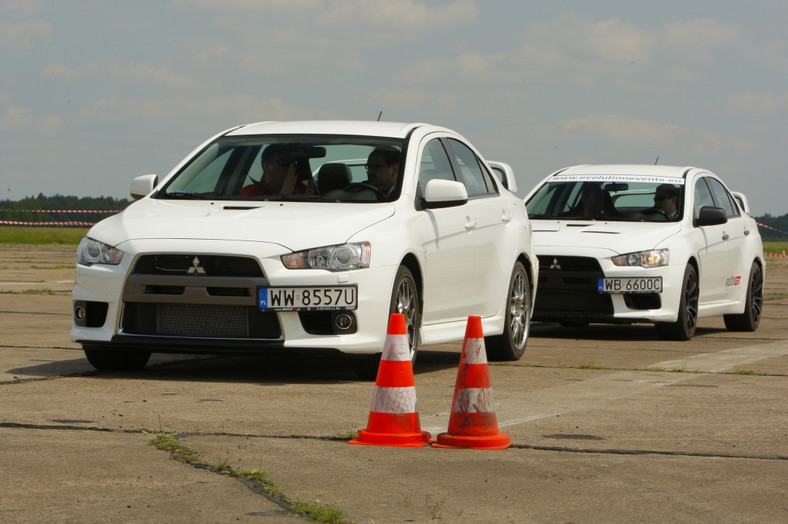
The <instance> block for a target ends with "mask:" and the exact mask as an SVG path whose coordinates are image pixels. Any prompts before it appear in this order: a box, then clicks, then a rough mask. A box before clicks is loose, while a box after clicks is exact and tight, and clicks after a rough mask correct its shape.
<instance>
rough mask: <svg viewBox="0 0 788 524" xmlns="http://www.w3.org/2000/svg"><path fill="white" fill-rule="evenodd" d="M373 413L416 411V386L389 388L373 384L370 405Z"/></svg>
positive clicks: (398, 413)
mask: <svg viewBox="0 0 788 524" xmlns="http://www.w3.org/2000/svg"><path fill="white" fill-rule="evenodd" d="M369 410H370V411H374V412H375V413H393V414H397V415H400V414H403V413H415V412H416V386H410V387H401V388H389V387H382V386H375V391H374V393H373V394H372V407H370V408H369Z"/></svg>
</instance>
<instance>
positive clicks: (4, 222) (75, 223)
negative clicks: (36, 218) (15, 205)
mask: <svg viewBox="0 0 788 524" xmlns="http://www.w3.org/2000/svg"><path fill="white" fill-rule="evenodd" d="M0 225H3V226H92V225H95V222H83V221H81V220H69V221H66V222H22V221H20V220H0Z"/></svg>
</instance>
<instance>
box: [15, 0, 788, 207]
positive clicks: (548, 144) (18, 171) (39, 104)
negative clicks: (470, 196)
mask: <svg viewBox="0 0 788 524" xmlns="http://www.w3.org/2000/svg"><path fill="white" fill-rule="evenodd" d="M786 26H788V2H785V1H784V0H750V1H747V2H741V1H733V0H693V1H689V2H688V1H687V0H682V1H673V0H664V1H662V2H632V1H614V0H597V1H593V2H591V1H569V0H567V1H562V0H553V1H550V2H548V1H542V0H540V1H530V0H507V1H504V0H501V1H496V0H487V1H482V0H476V1H474V0H453V1H452V0H440V1H421V0H377V1H375V0H372V1H369V0H367V1H364V0H267V1H266V0H260V1H254V0H169V1H165V0H159V1H152V0H135V1H133V2H132V1H122V0H117V1H116V0H112V1H110V0H70V1H69V0H0V56H1V57H2V59H1V60H0V64H2V67H0V158H2V162H0V199H14V200H16V199H19V198H23V197H25V196H31V195H37V194H38V193H44V194H45V195H54V194H63V195H78V196H113V197H128V188H129V183H130V181H131V179H132V178H133V177H135V176H137V175H140V174H146V173H158V174H160V175H164V174H166V173H167V172H169V170H170V169H171V168H172V166H173V165H174V164H175V163H176V162H177V161H179V160H180V159H181V158H182V157H184V156H185V155H186V154H188V153H189V152H190V151H191V150H192V149H193V148H195V147H196V146H197V145H198V144H199V143H201V142H202V141H203V140H204V139H206V138H207V137H208V136H210V135H213V134H214V133H216V132H218V131H221V130H223V129H225V128H228V127H230V126H233V125H235V124H239V123H245V122H253V121H259V120H302V119H361V120H374V119H376V118H377V117H378V113H379V112H381V111H382V112H383V119H384V120H393V121H402V122H405V121H420V122H429V123H433V124H438V125H444V126H447V127H450V128H452V129H454V130H456V131H458V132H460V133H461V134H463V135H464V136H465V137H466V138H468V139H469V140H471V142H473V143H474V145H476V146H477V148H478V149H479V150H480V151H481V153H482V154H483V155H484V156H485V157H486V158H488V159H495V160H503V161H506V162H508V163H510V164H511V165H512V166H513V167H514V169H515V172H516V173H517V178H518V184H519V186H520V189H519V191H518V194H520V195H521V196H524V195H525V193H526V192H527V190H528V189H530V188H531V187H532V186H533V185H534V184H536V183H537V182H538V181H539V180H540V179H541V178H543V177H544V176H546V175H547V174H549V173H550V172H552V171H554V170H556V169H559V168H561V167H565V166H568V165H573V164H581V163H647V164H651V163H654V162H655V160H656V159H657V157H659V163H661V164H672V165H694V166H699V167H704V168H707V169H710V170H712V171H714V172H716V173H717V174H718V175H720V176H722V177H723V178H724V179H725V180H726V181H727V182H728V184H729V185H730V186H731V187H732V189H734V190H737V191H743V192H744V193H746V194H747V195H748V196H749V198H750V202H751V205H752V207H753V212H754V213H755V214H756V215H761V214H764V213H770V214H773V215H783V214H785V213H787V212H788V204H787V203H786V195H788V177H787V176H786V173H785V170H784V168H783V164H784V159H783V153H784V152H786V151H787V150H788V32H786V31H785V27H786Z"/></svg>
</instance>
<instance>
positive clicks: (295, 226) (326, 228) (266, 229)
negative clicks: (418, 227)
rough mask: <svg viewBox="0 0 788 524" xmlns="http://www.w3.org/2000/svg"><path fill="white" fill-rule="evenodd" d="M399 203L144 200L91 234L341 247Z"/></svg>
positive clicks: (106, 238) (110, 239)
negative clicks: (334, 245) (335, 245)
mask: <svg viewBox="0 0 788 524" xmlns="http://www.w3.org/2000/svg"><path fill="white" fill-rule="evenodd" d="M394 210H395V207H394V205H393V204H339V203H335V202H326V203H322V202H282V201H268V202H227V201H224V202H220V201H216V202H210V201H172V200H155V199H149V198H146V199H143V200H140V201H138V202H135V203H133V204H132V205H130V206H129V207H128V208H126V209H125V210H124V211H123V212H122V213H119V214H118V215H115V216H112V217H110V218H107V219H106V220H103V221H102V222H100V223H98V224H96V225H95V226H94V227H93V229H91V231H90V232H89V235H90V236H91V237H93V238H95V239H96V240H100V241H101V242H105V243H107V244H110V245H113V246H118V245H119V244H121V243H123V242H126V241H137V240H144V239H149V240H164V241H166V240H208V241H213V240H216V241H240V242H266V243H274V244H278V245H281V246H283V247H285V248H287V249H290V250H293V251H298V250H301V249H308V248H312V247H316V246H326V245H332V244H341V243H344V242H346V241H347V240H348V239H349V238H350V237H351V236H352V235H353V234H355V233H357V232H359V231H361V230H362V229H364V228H366V227H368V226H370V225H372V224H375V223H377V222H380V221H382V220H385V219H386V218H388V217H390V216H392V215H393V214H394Z"/></svg>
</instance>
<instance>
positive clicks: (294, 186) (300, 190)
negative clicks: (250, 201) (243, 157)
mask: <svg viewBox="0 0 788 524" xmlns="http://www.w3.org/2000/svg"><path fill="white" fill-rule="evenodd" d="M260 162H261V163H262V165H263V176H262V178H261V179H260V180H252V183H251V184H249V185H247V186H244V187H243V188H242V189H241V192H240V193H239V194H240V195H242V196H255V195H293V194H299V195H313V194H315V184H314V180H311V177H310V180H307V183H306V184H303V183H300V182H299V180H298V174H297V173H296V162H297V161H296V160H295V159H293V157H292V156H291V154H290V150H289V149H288V148H287V146H285V145H284V144H271V145H269V146H268V147H266V148H265V149H264V150H263V154H262V155H261V156H260Z"/></svg>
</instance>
